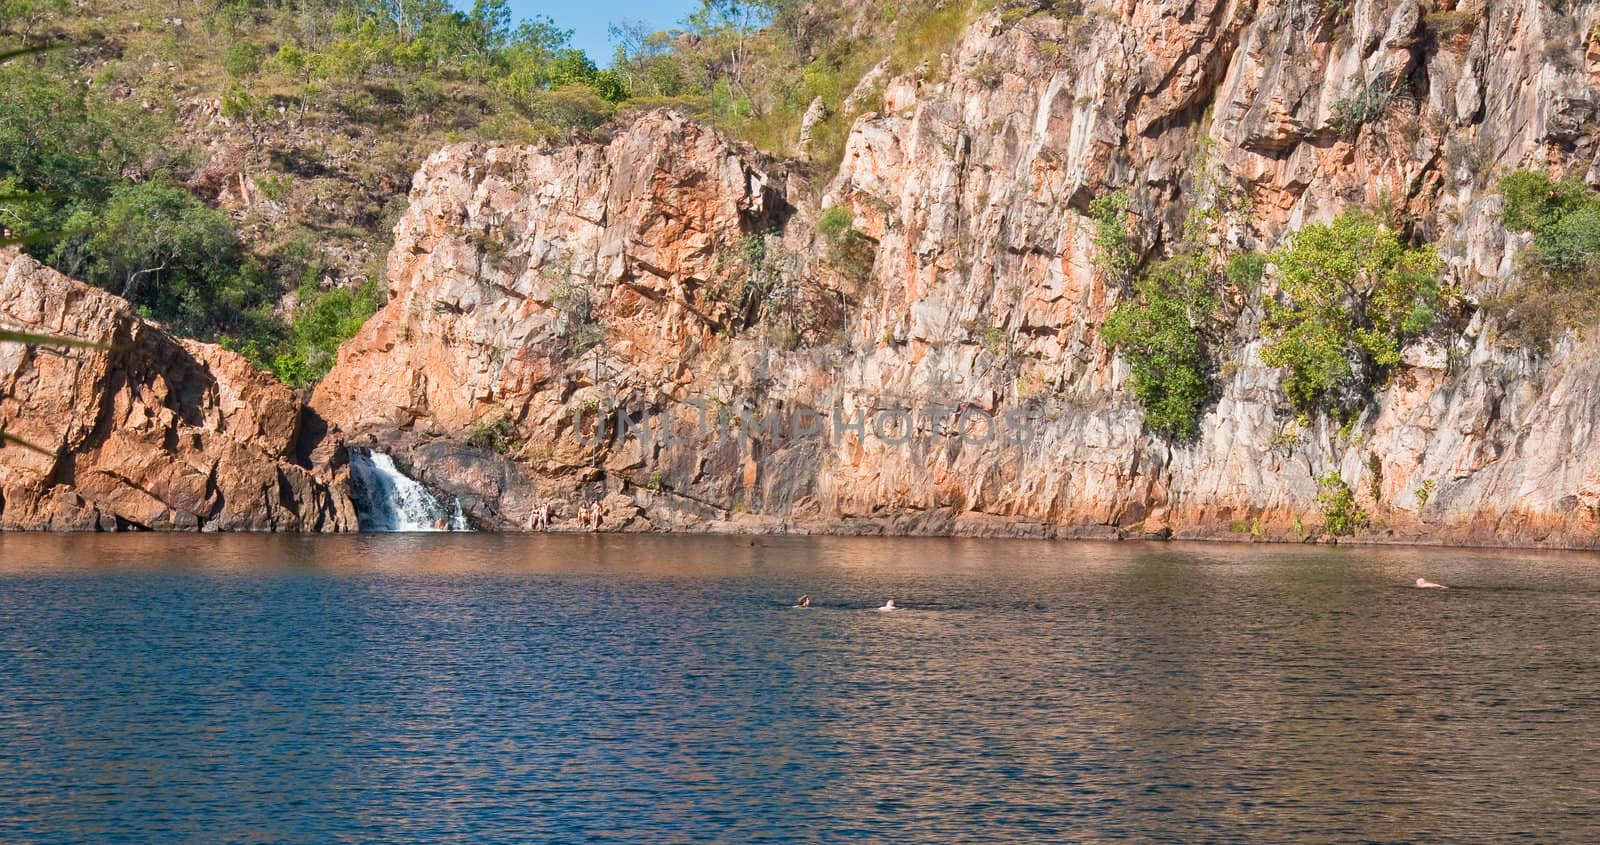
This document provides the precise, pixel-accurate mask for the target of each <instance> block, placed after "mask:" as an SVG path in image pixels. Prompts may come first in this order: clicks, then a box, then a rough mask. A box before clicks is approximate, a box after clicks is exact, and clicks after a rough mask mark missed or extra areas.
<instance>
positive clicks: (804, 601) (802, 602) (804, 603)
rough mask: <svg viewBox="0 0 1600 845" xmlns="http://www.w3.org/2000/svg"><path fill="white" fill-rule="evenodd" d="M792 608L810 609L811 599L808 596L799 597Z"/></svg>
mask: <svg viewBox="0 0 1600 845" xmlns="http://www.w3.org/2000/svg"><path fill="white" fill-rule="evenodd" d="M794 606H795V607H810V606H811V597H810V596H801V597H800V599H799V600H798V601H796V602H795V605H794Z"/></svg>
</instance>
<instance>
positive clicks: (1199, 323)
mask: <svg viewBox="0 0 1600 845" xmlns="http://www.w3.org/2000/svg"><path fill="white" fill-rule="evenodd" d="M1210 285H1211V273H1210V270H1209V268H1208V267H1207V265H1206V261H1205V258H1204V256H1202V255H1201V254H1199V253H1189V254H1186V255H1180V256H1177V257H1174V258H1170V259H1167V260H1166V261H1162V262H1159V263H1157V264H1156V265H1155V266H1154V267H1152V268H1150V271H1149V272H1147V273H1145V274H1143V275H1142V276H1140V277H1139V279H1138V280H1137V281H1136V282H1134V285H1133V299H1132V301H1131V302H1125V303H1123V304H1121V305H1119V306H1118V307H1117V308H1116V310H1114V311H1113V312H1112V313H1111V316H1110V317H1108V318H1107V319H1106V322H1105V324H1104V325H1103V326H1101V328H1100V335H1101V337H1102V338H1104V340H1105V342H1106V343H1108V344H1110V345H1111V346H1112V347H1114V348H1116V350H1117V352H1118V354H1120V355H1122V356H1123V357H1124V358H1126V359H1127V360H1128V364H1129V366H1130V367H1131V368H1132V371H1133V378H1132V387H1133V394H1134V396H1135V397H1136V398H1138V400H1139V403H1140V404H1141V405H1143V406H1144V409H1145V425H1146V426H1148V427H1149V428H1150V430H1151V431H1154V432H1156V433H1157V434H1160V435H1162V436H1164V437H1167V438H1170V439H1172V440H1178V441H1183V440H1190V439H1193V438H1194V437H1195V435H1197V434H1198V433H1199V429H1200V412H1201V409H1202V408H1204V406H1205V403H1206V402H1207V400H1209V399H1210V397H1211V381H1210V370H1211V355H1210V353H1209V351H1208V350H1207V345H1206V337H1205V336H1206V333H1207V331H1208V329H1209V328H1210V327H1211V325H1212V324H1213V322H1214V319H1215V318H1214V316H1213V313H1214V312H1215V311H1216V308H1217V301H1216V297H1215V295H1214V294H1213V293H1212V291H1211V287H1210Z"/></svg>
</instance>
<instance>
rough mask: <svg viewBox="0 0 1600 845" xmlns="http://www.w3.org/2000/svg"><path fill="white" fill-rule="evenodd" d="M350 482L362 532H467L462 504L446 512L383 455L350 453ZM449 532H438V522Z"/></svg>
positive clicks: (435, 498)
mask: <svg viewBox="0 0 1600 845" xmlns="http://www.w3.org/2000/svg"><path fill="white" fill-rule="evenodd" d="M350 480H351V481H352V482H353V484H352V485H351V486H352V488H353V490H352V492H353V493H354V494H355V505H356V521H357V522H358V523H359V524H360V526H361V530H362V531H446V530H448V531H470V530H472V527H471V526H470V525H468V524H467V517H466V515H465V514H463V513H462V512H461V503H460V502H459V501H454V500H452V501H451V503H450V507H449V508H446V507H445V506H444V504H443V503H442V502H440V501H439V497H438V496H435V495H434V494H433V491H432V490H429V489H428V488H427V487H424V486H423V485H421V484H418V483H417V482H416V481H415V480H413V479H412V478H410V477H409V476H407V475H406V474H405V473H403V472H401V471H400V470H399V468H397V467H396V466H395V465H394V459H393V458H391V457H389V456H388V455H386V454H384V453H382V452H368V451H365V450H361V449H351V450H350ZM441 520H442V521H443V523H444V524H445V525H447V526H449V527H448V528H439V527H438V526H439V524H440V521H441Z"/></svg>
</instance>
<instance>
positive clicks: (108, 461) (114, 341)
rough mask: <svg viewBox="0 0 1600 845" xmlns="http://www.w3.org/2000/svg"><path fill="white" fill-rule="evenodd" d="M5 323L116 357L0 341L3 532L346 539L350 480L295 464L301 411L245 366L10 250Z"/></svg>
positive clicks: (3, 269) (3, 284)
mask: <svg viewBox="0 0 1600 845" xmlns="http://www.w3.org/2000/svg"><path fill="white" fill-rule="evenodd" d="M0 326H3V327H5V328H10V329H13V330H19V331H25V332H30V333H44V334H52V335H57V336H67V337H73V338H77V339H79V340H87V341H91V342H95V343H100V344H105V345H107V346H110V347H112V348H111V349H82V348H78V349H68V348H57V347H50V346H27V345H23V344H19V343H0V425H3V426H4V430H5V431H6V432H7V433H8V434H11V435H13V436H15V437H19V438H21V439H23V440H26V441H27V442H28V443H31V444H33V445H35V446H38V447H41V448H42V449H44V450H45V452H47V453H48V454H45V453H41V452H36V451H33V450H30V449H27V448H24V447H21V446H18V445H15V444H10V445H5V446H3V447H0V528H3V529H56V530H126V529H152V530H161V529H189V530H224V531H246V530H248V531H261V530H275V531H341V530H353V529H354V528H355V513H354V510H353V508H352V507H351V505H350V500H349V497H348V495H347V493H346V492H345V488H344V482H343V479H342V478H340V479H338V480H337V481H335V480H334V478H333V476H334V472H333V471H332V470H330V469H327V468H326V467H325V468H323V469H322V470H318V471H313V470H312V469H310V468H309V467H308V466H306V465H303V463H302V462H301V461H299V460H297V458H296V456H295V453H296V449H297V443H298V439H299V436H300V433H301V426H302V411H303V406H302V403H301V402H300V400H299V398H298V397H297V396H296V395H295V394H294V392H293V391H291V390H290V389H289V388H287V387H285V386H283V385H282V384H280V383H278V382H277V381H276V380H275V379H273V378H272V377H271V376H270V375H266V374H264V373H261V372H259V371H257V370H256V369H255V368H253V367H252V366H251V365H250V364H249V362H248V361H246V360H245V359H244V358H242V357H240V356H238V355H235V354H233V353H232V352H228V351H226V350H224V349H221V348H219V347H216V346H212V345H210V344H204V343H197V342H194V341H188V340H178V339H175V338H173V337H172V336H171V335H169V334H167V333H166V332H164V331H162V330H161V329H160V328H159V327H157V326H155V325H152V324H151V323H148V322H146V321H144V320H141V319H140V318H139V317H138V316H136V315H135V314H134V313H133V312H132V309H131V308H130V307H129V305H128V303H127V302H125V301H124V300H122V299H119V298H117V297H115V296H112V295H111V294H108V293H105V292H104V291H101V290H98V289H96V288H92V287H89V286H88V285H84V284H82V283H80V282H75V281H73V280H71V279H68V278H66V277H64V276H62V275H60V274H59V273H56V272H55V271H53V270H51V269H49V268H48V267H45V266H43V265H41V264H39V263H38V262H36V261H34V260H33V259H31V258H29V257H27V256H24V255H21V254H20V253H19V252H18V251H16V250H15V249H10V250H5V251H0Z"/></svg>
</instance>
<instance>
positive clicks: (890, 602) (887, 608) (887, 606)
mask: <svg viewBox="0 0 1600 845" xmlns="http://www.w3.org/2000/svg"><path fill="white" fill-rule="evenodd" d="M878 609H879V610H881V611H883V612H885V613H887V612H889V611H891V610H899V609H900V608H898V607H895V606H894V599H889V600H888V601H886V602H884V603H883V607H880V608H878Z"/></svg>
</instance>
